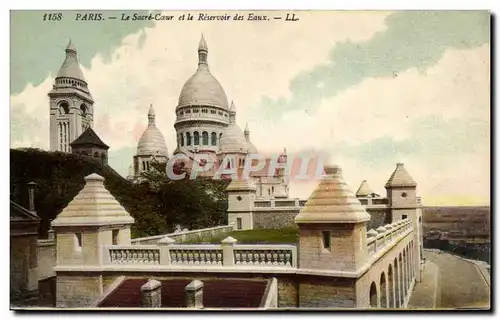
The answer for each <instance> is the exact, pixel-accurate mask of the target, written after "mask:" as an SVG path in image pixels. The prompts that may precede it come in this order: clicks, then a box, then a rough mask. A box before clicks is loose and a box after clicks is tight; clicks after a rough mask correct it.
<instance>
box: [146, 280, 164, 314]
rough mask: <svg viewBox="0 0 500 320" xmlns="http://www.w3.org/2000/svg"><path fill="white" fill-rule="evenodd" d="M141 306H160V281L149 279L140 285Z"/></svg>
mask: <svg viewBox="0 0 500 320" xmlns="http://www.w3.org/2000/svg"><path fill="white" fill-rule="evenodd" d="M141 306H142V307H143V308H161V282H160V281H158V280H153V279H151V280H149V281H148V282H146V283H145V284H144V285H142V287H141Z"/></svg>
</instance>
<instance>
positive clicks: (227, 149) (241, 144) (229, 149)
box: [219, 122, 255, 153]
mask: <svg viewBox="0 0 500 320" xmlns="http://www.w3.org/2000/svg"><path fill="white" fill-rule="evenodd" d="M254 148H255V147H254ZM247 152H248V142H247V140H246V139H245V135H244V134H243V131H242V130H241V128H240V127H239V126H238V125H237V124H236V123H235V122H233V123H230V124H229V127H227V128H226V130H224V132H223V133H222V137H221V138H220V141H219V153H247Z"/></svg>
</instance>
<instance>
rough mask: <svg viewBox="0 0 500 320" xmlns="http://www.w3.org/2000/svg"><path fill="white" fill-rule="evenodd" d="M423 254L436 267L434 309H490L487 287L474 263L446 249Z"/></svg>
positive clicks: (488, 288)
mask: <svg viewBox="0 0 500 320" xmlns="http://www.w3.org/2000/svg"><path fill="white" fill-rule="evenodd" d="M424 257H425V258H427V259H428V260H429V261H431V262H432V263H434V264H435V265H436V266H437V267H438V268H439V275H438V291H437V295H436V298H437V299H436V308H489V306H490V286H489V284H488V283H487V282H486V281H485V279H484V278H483V275H482V274H481V272H480V271H479V269H478V267H477V266H476V265H475V264H474V263H471V262H469V261H466V260H463V259H460V258H458V257H456V256H454V255H451V254H449V253H445V252H441V253H438V252H429V251H424Z"/></svg>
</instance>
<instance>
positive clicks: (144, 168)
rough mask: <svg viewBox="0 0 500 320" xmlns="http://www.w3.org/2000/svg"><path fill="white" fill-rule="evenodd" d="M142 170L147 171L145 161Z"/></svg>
mask: <svg viewBox="0 0 500 320" xmlns="http://www.w3.org/2000/svg"><path fill="white" fill-rule="evenodd" d="M142 170H144V171H146V162H145V161H143V162H142Z"/></svg>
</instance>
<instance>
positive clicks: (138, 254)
mask: <svg viewBox="0 0 500 320" xmlns="http://www.w3.org/2000/svg"><path fill="white" fill-rule="evenodd" d="M104 252H105V255H104V259H103V262H104V263H106V262H108V263H111V264H160V248H159V247H158V246H154V245H143V246H133V245H130V246H123V245H119V246H108V247H105V248H104Z"/></svg>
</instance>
